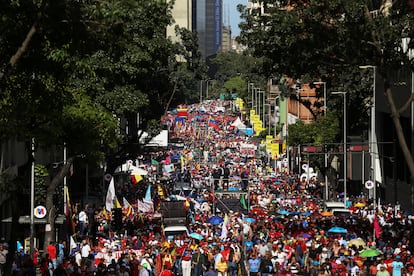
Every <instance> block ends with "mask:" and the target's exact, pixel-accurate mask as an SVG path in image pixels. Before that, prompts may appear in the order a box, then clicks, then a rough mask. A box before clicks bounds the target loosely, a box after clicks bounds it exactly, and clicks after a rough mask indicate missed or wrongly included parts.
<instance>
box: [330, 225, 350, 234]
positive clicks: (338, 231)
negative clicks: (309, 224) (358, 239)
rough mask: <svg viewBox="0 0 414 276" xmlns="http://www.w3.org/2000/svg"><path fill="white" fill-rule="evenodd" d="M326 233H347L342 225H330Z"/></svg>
mask: <svg viewBox="0 0 414 276" xmlns="http://www.w3.org/2000/svg"><path fill="white" fill-rule="evenodd" d="M328 233H334V234H346V233H348V230H346V229H345V228H342V227H332V228H331V229H329V230H328Z"/></svg>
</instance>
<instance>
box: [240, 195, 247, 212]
mask: <svg viewBox="0 0 414 276" xmlns="http://www.w3.org/2000/svg"><path fill="white" fill-rule="evenodd" d="M240 204H241V206H242V207H243V209H244V210H247V205H246V199H245V198H244V195H241V197H240Z"/></svg>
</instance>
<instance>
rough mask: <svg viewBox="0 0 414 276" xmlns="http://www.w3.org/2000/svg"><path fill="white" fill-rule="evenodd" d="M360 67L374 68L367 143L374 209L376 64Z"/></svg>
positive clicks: (375, 192)
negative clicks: (369, 133)
mask: <svg viewBox="0 0 414 276" xmlns="http://www.w3.org/2000/svg"><path fill="white" fill-rule="evenodd" d="M359 68H360V69H370V68H372V69H373V70H374V84H373V88H372V90H373V91H372V100H371V101H372V103H371V139H370V140H371V142H370V143H369V148H370V152H371V172H372V181H373V182H374V188H373V189H372V190H373V196H372V197H373V198H374V210H376V199H377V176H376V165H377V164H376V162H375V160H376V157H377V147H376V144H375V143H376V140H377V139H376V126H375V125H376V120H375V92H376V90H375V81H376V66H373V65H364V66H359Z"/></svg>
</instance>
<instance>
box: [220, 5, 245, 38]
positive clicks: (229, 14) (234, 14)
mask: <svg viewBox="0 0 414 276" xmlns="http://www.w3.org/2000/svg"><path fill="white" fill-rule="evenodd" d="M238 4H242V5H245V6H246V5H247V0H223V11H224V16H225V17H224V18H223V22H224V23H226V25H228V24H229V22H228V21H229V19H230V26H231V32H232V36H237V35H239V33H240V29H239V27H238V24H239V23H240V13H239V12H238V11H237V5H238Z"/></svg>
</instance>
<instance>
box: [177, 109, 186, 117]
mask: <svg viewBox="0 0 414 276" xmlns="http://www.w3.org/2000/svg"><path fill="white" fill-rule="evenodd" d="M177 116H178V117H181V118H187V117H188V109H187V108H186V107H178V108H177Z"/></svg>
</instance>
